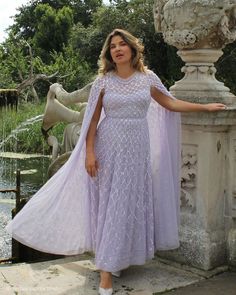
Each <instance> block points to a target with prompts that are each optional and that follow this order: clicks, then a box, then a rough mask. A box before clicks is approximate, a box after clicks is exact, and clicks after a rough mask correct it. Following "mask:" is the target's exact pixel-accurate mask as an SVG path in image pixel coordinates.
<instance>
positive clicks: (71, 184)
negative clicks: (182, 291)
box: [7, 29, 225, 295]
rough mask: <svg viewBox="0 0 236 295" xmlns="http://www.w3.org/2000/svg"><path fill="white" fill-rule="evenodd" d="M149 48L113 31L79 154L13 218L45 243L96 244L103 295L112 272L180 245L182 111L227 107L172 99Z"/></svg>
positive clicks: (20, 234) (59, 247) (27, 239)
mask: <svg viewBox="0 0 236 295" xmlns="http://www.w3.org/2000/svg"><path fill="white" fill-rule="evenodd" d="M142 53H143V46H142V45H141V44H140V43H139V41H138V39H136V38H135V37H134V36H132V35H131V34H130V33H128V32H127V31H124V30H120V29H116V30H114V31H113V32H112V33H111V34H109V35H108V37H107V39H106V41H105V44H104V46H103V49H102V52H101V58H100V70H99V71H100V76H99V77H98V78H97V79H96V80H95V82H94V83H93V86H92V89H91V92H90V96H89V100H88V105H87V108H86V113H85V116H84V120H83V125H82V129H81V135H80V139H79V141H78V143H77V145H76V147H75V149H74V151H73V153H72V155H71V156H70V158H69V160H68V161H67V163H66V164H65V165H64V166H63V167H62V168H61V169H60V170H59V171H58V172H57V173H56V174H55V175H54V176H53V177H52V178H51V179H50V180H49V181H48V182H47V183H46V184H45V185H44V186H43V187H42V188H41V189H40V190H39V191H38V192H37V193H36V194H35V195H34V196H33V197H32V198H31V199H30V201H29V202H28V203H27V204H26V205H25V207H24V208H23V209H22V210H21V211H20V212H19V213H18V214H17V215H16V216H15V218H14V219H13V220H12V221H11V222H10V223H9V224H8V226H7V229H8V231H9V232H11V233H12V235H13V237H14V238H15V239H17V240H19V241H20V242H22V243H24V244H26V245H29V246H30V247H33V248H36V249H38V250H41V251H45V252H48V253H56V254H65V255H73V254H78V253H83V252H84V251H94V252H95V264H96V266H97V268H98V269H100V270H101V282H100V286H99V294H104V295H105V294H112V292H113V289H112V276H111V273H112V272H117V271H120V270H122V269H124V268H127V267H128V266H129V265H134V264H136V265H138V264H144V263H145V261H147V260H148V259H151V258H153V257H154V253H155V251H156V250H158V249H159V250H167V249H175V248H177V247H178V246H179V239H178V224H179V192H180V187H179V179H180V178H179V170H180V169H179V168H180V166H179V164H180V115H179V113H178V112H193V111H194V112H195V111H218V110H223V109H225V105H223V104H221V103H211V104H205V105H201V104H194V103H189V102H185V101H182V100H178V99H175V98H174V97H172V96H171V94H170V93H169V92H168V91H167V90H166V89H165V87H164V86H163V84H162V83H161V81H160V79H159V78H158V77H157V76H156V75H155V74H154V73H153V72H152V71H150V70H148V69H147V68H146V67H145V66H144V64H143V60H142ZM51 90H55V87H51Z"/></svg>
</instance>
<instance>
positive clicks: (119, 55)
mask: <svg viewBox="0 0 236 295" xmlns="http://www.w3.org/2000/svg"><path fill="white" fill-rule="evenodd" d="M123 56H124V55H123V54H117V55H116V57H117V58H118V57H123Z"/></svg>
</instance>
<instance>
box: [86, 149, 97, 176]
mask: <svg viewBox="0 0 236 295" xmlns="http://www.w3.org/2000/svg"><path fill="white" fill-rule="evenodd" d="M85 168H86V170H87V172H88V174H89V175H90V176H91V177H96V176H97V173H98V168H99V167H98V162H97V160H96V156H95V154H94V153H93V152H90V153H86V159H85Z"/></svg>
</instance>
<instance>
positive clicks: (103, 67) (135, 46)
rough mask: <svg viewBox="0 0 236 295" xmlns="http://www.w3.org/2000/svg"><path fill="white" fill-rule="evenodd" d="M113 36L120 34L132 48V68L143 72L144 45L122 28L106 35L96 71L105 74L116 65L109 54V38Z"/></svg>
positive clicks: (144, 67) (144, 69) (144, 68)
mask: <svg viewBox="0 0 236 295" xmlns="http://www.w3.org/2000/svg"><path fill="white" fill-rule="evenodd" d="M114 36H120V37H121V38H122V39H123V40H124V41H125V42H126V43H127V44H128V46H129V47H130V48H131V50H132V60H131V65H132V66H133V68H134V69H135V70H137V71H139V72H145V71H146V66H144V62H143V51H144V46H143V45H142V44H141V42H140V41H139V39H138V38H136V37H134V36H133V35H132V34H130V33H129V32H128V31H125V30H122V29H115V30H114V31H112V32H111V33H110V34H109V35H108V36H107V38H106V41H105V43H104V45H103V48H102V51H101V54H100V59H99V62H98V65H99V70H98V73H99V74H102V75H105V74H106V73H108V72H110V71H113V70H115V69H116V65H115V63H114V62H113V60H112V57H111V54H110V44H111V39H112V38H113V37H114Z"/></svg>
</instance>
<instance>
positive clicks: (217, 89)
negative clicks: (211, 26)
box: [170, 49, 235, 105]
mask: <svg viewBox="0 0 236 295" xmlns="http://www.w3.org/2000/svg"><path fill="white" fill-rule="evenodd" d="M177 54H178V55H179V56H180V57H181V59H182V60H183V61H184V62H185V66H184V67H183V68H182V72H184V73H185V76H184V78H183V79H182V80H180V81H178V82H176V83H175V85H173V86H172V87H171V88H170V90H171V91H172V92H173V93H174V94H175V95H176V96H177V97H181V98H182V99H185V100H191V101H194V102H202V103H204V102H206V103H208V102H216V101H218V102H224V103H227V104H228V105H229V104H233V103H234V102H235V97H234V95H233V94H232V93H230V89H229V88H228V87H226V86H225V85H224V83H222V82H220V81H218V80H217V79H216V77H215V73H216V68H215V65H214V63H215V62H216V61H217V60H218V59H219V58H220V56H221V55H222V54H223V51H222V50H220V49H186V50H179V51H178V52H177ZM189 94H191V96H189Z"/></svg>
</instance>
